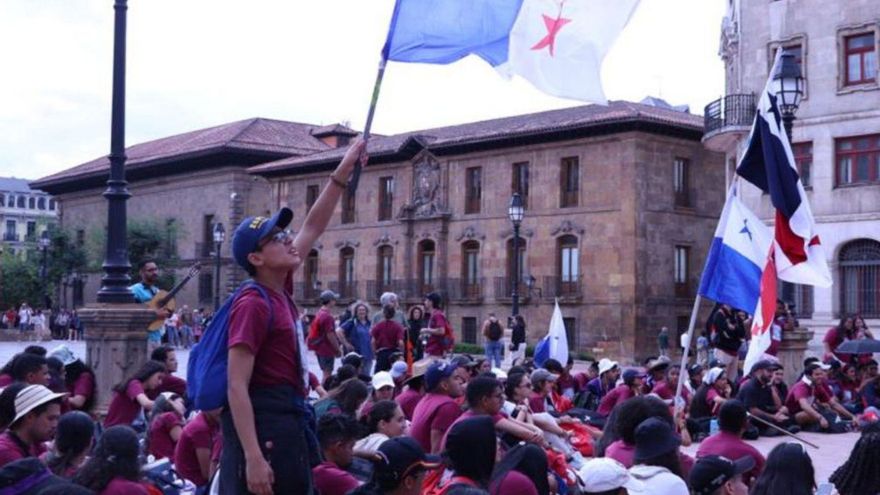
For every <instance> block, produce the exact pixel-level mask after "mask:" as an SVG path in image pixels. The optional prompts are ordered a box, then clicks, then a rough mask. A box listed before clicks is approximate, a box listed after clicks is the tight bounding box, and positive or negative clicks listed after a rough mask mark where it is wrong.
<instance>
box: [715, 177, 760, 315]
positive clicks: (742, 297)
mask: <svg viewBox="0 0 880 495" xmlns="http://www.w3.org/2000/svg"><path fill="white" fill-rule="evenodd" d="M772 243H773V234H772V233H771V232H770V229H769V228H767V226H766V225H764V223H763V222H761V220H760V219H759V218H758V217H756V216H755V215H754V214H753V213H752V212H751V211H749V209H748V208H747V207H746V205H744V204H743V202H742V201H740V199H739V198H738V197H737V195H736V189H735V188H731V190H730V194H728V195H727V202H726V203H725V204H724V210H722V212H721V219H720V220H719V221H718V228H716V229H715V236H714V238H713V239H712V245H711V247H710V248H709V255H708V256H707V257H706V265H705V267H704V268H703V277H702V279H701V280H700V290H699V292H700V295H701V296H703V297H706V298H708V299H711V300H713V301H715V302H719V303H724V304H729V305H730V306H732V307H734V308H736V309H740V310H743V311H746V312H748V311H751V310H752V309H753V308H754V307H755V305H756V304H757V303H758V297H759V295H760V290H761V277H762V274H763V272H764V266H765V264H766V262H767V253H768V252H769V251H770V246H771V245H772Z"/></svg>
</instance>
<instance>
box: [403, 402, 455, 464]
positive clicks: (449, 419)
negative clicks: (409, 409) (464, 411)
mask: <svg viewBox="0 0 880 495" xmlns="http://www.w3.org/2000/svg"><path fill="white" fill-rule="evenodd" d="M459 416H461V407H460V406H459V405H458V404H456V403H455V401H454V400H452V398H451V397H449V396H448V395H440V394H425V395H424V397H422V399H421V400H420V401H419V403H418V404H416V408H415V410H414V411H413V419H412V424H411V425H410V429H409V434H410V436H411V437H413V438H414V439H415V440H416V441H417V442H419V445H421V446H422V448H423V449H424V450H425V452H431V430H438V431H441V432H445V431H447V430H449V427H450V426H452V423H454V422H455V420H456V419H458V417H459Z"/></svg>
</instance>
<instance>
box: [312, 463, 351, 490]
mask: <svg viewBox="0 0 880 495" xmlns="http://www.w3.org/2000/svg"><path fill="white" fill-rule="evenodd" d="M312 477H313V478H314V481H315V489H316V490H317V491H318V495H345V494H346V493H348V492H350V491H352V490H354V489H355V488H357V487H358V485H360V483H359V482H358V480H357V479H355V477H354V476H352V475H351V474H349V473H348V472H347V471H343V470H342V469H339V467H338V466H337V465H336V464H333V463H332V462H329V461H324V462H322V463H321V464H318V465H317V466H315V467H314V468H312Z"/></svg>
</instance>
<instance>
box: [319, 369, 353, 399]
mask: <svg viewBox="0 0 880 495" xmlns="http://www.w3.org/2000/svg"><path fill="white" fill-rule="evenodd" d="M349 378H358V379H360V378H359V377H358V374H357V368H355V367H354V366H352V365H350V364H343V365H342V366H340V367H339V368H336V371H335V372H334V373H333V374H332V375H330V377H329V378H327V380H325V381H324V382H323V386H324V389H325V390H327V393H330V391H331V390H333V389H334V388H337V387H338V386H340V385H342V382H344V381H346V380H348V379H349ZM361 381H363V380H361ZM325 397H327V396H326V395H325V396H324V397H321V398H320V399H323V398H325ZM320 399H318V400H320Z"/></svg>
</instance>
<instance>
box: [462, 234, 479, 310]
mask: <svg viewBox="0 0 880 495" xmlns="http://www.w3.org/2000/svg"><path fill="white" fill-rule="evenodd" d="M461 285H462V296H464V297H465V298H472V297H478V296H479V295H480V243H479V242H477V241H467V242H465V243H464V244H462V245H461Z"/></svg>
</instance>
